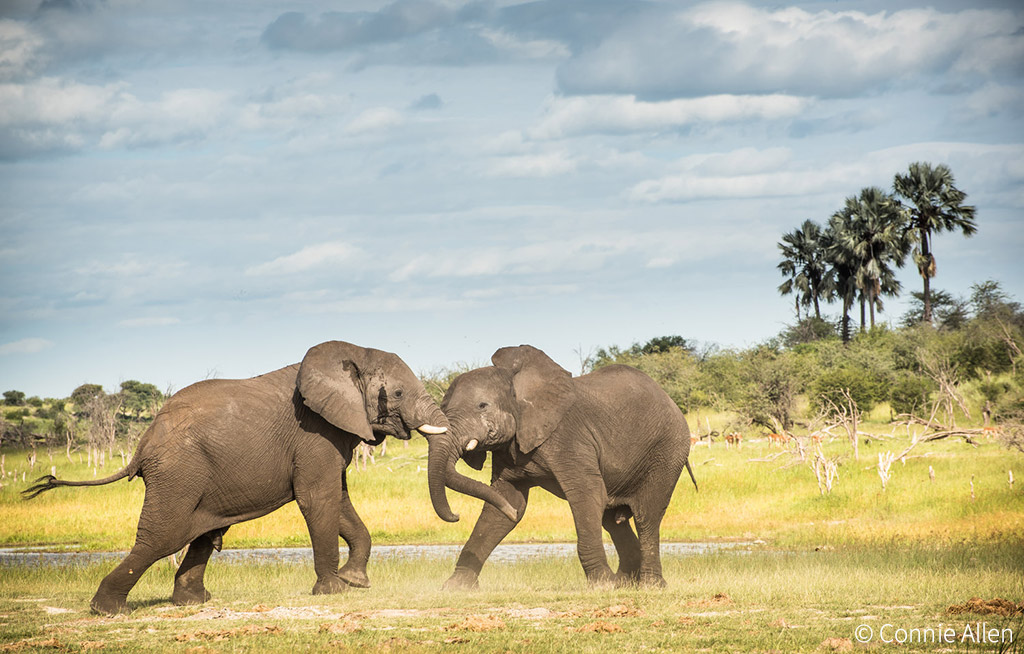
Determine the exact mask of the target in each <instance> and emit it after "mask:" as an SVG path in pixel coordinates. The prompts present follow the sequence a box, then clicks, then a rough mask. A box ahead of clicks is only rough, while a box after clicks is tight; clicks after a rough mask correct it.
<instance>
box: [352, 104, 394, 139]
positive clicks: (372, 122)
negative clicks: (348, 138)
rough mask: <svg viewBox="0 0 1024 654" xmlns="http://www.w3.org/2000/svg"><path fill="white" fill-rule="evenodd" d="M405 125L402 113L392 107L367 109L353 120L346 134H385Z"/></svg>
mask: <svg viewBox="0 0 1024 654" xmlns="http://www.w3.org/2000/svg"><path fill="white" fill-rule="evenodd" d="M404 123H405V118H404V117H403V116H402V113H401V112H400V111H397V110H395V109H391V108H390V107H374V108H373V109H367V110H366V111H363V112H362V113H360V114H359V115H358V116H356V117H355V118H353V119H352V122H350V123H349V124H348V125H347V126H346V127H345V133H346V134H349V135H361V134H370V133H374V132H385V131H387V130H390V129H393V128H395V127H400V126H402V125H403V124H404Z"/></svg>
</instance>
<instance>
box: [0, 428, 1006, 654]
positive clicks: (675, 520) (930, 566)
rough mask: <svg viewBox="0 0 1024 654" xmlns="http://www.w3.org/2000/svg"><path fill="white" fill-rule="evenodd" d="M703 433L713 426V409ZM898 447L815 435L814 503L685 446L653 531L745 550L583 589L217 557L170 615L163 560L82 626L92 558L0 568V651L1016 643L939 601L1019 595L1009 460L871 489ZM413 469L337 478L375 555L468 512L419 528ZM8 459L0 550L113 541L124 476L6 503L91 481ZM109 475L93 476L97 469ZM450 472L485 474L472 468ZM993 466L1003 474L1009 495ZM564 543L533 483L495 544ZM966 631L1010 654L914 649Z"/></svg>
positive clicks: (971, 454) (118, 529)
mask: <svg viewBox="0 0 1024 654" xmlns="http://www.w3.org/2000/svg"><path fill="white" fill-rule="evenodd" d="M880 418H882V417H881V416H880ZM882 419H884V418H882ZM711 420H712V427H716V428H717V427H718V425H717V424H715V422H716V421H717V420H722V421H724V420H727V416H714V417H712V418H711ZM702 431H703V430H702ZM865 431H868V432H871V433H874V434H885V435H888V434H890V433H891V428H890V427H888V426H887V425H885V424H884V423H883V422H881V421H880V420H879V421H878V422H873V423H867V424H866V426H865ZM908 444H909V438H908V436H907V435H906V433H905V431H901V432H899V434H898V435H895V436H891V437H890V436H887V437H886V438H884V439H882V440H872V441H870V442H869V443H867V444H864V443H862V445H861V456H860V460H859V461H856V460H854V459H853V457H852V451H851V448H850V446H849V444H848V443H846V442H842V441H833V442H829V443H825V444H823V450H824V453H825V455H826V456H827V457H829V458H830V459H834V460H837V461H838V462H839V477H838V479H837V480H836V482H835V485H834V488H833V491H832V492H831V493H830V494H826V495H822V494H821V493H820V492H819V489H818V483H817V481H816V479H815V477H814V474H813V472H812V470H811V468H810V466H809V465H808V462H807V461H806V460H804V461H801V460H800V459H799V457H798V456H796V455H795V450H794V449H793V448H792V447H790V448H789V449H783V448H781V447H779V446H774V447H772V446H770V445H769V444H768V443H767V442H766V441H763V440H761V439H760V438H759V437H758V436H757V435H755V434H747V435H746V441H745V442H744V444H743V447H742V449H735V448H726V447H725V446H724V444H723V443H721V442H715V443H714V444H712V445H711V446H710V447H708V446H706V445H704V444H703V443H702V444H700V445H698V446H696V447H695V448H694V449H693V452H692V454H691V461H692V464H693V467H694V472H695V474H696V476H697V480H698V482H699V484H700V492H694V490H693V487H692V485H691V484H690V480H689V478H688V476H687V475H686V474H685V473H684V475H683V478H682V479H681V480H680V482H679V486H678V487H677V489H676V492H675V495H674V497H673V500H672V504H671V506H670V507H669V511H668V513H667V515H666V518H665V522H664V524H663V529H662V538H663V540H665V541H680V540H681V541H709V540H711V541H714V540H735V541H746V542H747V543H749V544H748V545H746V546H744V547H742V548H740V549H739V550H735V551H728V552H720V553H715V554H708V555H700V556H671V557H666V558H665V560H664V564H665V577H666V579H667V581H668V584H669V585H668V587H667V588H665V589H635V588H628V589H613V588H590V587H588V586H587V585H586V583H585V581H584V578H583V572H582V570H581V568H580V566H579V563H578V562H577V561H576V560H575V559H571V558H570V559H543V560H533V561H528V562H522V563H516V564H502V563H497V562H491V563H489V564H488V565H487V566H485V568H484V572H483V574H482V576H481V590H479V591H474V592H460V593H448V592H444V591H442V590H441V588H440V587H441V584H442V582H443V581H444V579H445V578H446V577H447V576H448V574H450V572H451V568H452V566H453V564H454V561H450V560H439V559H385V558H383V557H382V556H380V555H378V556H376V557H374V558H371V567H370V571H369V572H370V575H371V579H372V580H373V584H374V586H373V588H371V589H369V590H365V591H362V590H360V591H350V592H348V593H345V594H341V595H337V596H329V597H323V596H319V597H313V596H311V595H310V594H309V591H310V588H311V587H312V584H313V581H314V577H313V572H312V566H311V565H310V564H309V563H304V564H299V563H282V562H266V563H255V564H254V563H232V562H228V561H226V560H218V557H217V555H216V554H215V555H214V558H213V560H212V564H211V566H210V568H209V571H208V573H207V586H208V588H209V589H210V590H211V592H212V593H213V594H214V599H213V600H212V601H211V602H209V603H207V604H206V605H204V606H203V607H174V606H172V605H170V604H169V601H168V600H169V596H170V590H171V585H172V579H173V569H172V567H171V565H170V563H169V562H168V561H166V560H165V561H160V562H158V563H157V564H156V565H155V566H154V567H153V568H152V569H151V570H150V571H149V572H147V573H146V574H145V575H143V576H142V578H141V581H140V583H139V585H138V586H137V587H136V589H135V590H134V591H133V592H132V594H131V595H130V596H129V602H130V604H131V605H132V607H133V609H134V611H133V613H132V614H130V615H129V616H122V617H117V618H100V617H96V616H91V615H89V614H88V612H87V606H88V602H89V599H90V598H91V596H92V594H93V593H94V592H95V590H96V587H97V585H98V584H99V581H100V579H102V577H103V576H104V575H105V574H106V573H107V572H109V570H110V569H111V568H112V566H113V565H114V564H113V563H112V562H106V563H97V564H90V565H86V566H53V567H45V566H40V567H27V566H26V567H13V566H0V653H2V652H8V651H10V652H15V651H17V652H34V651H47V652H52V651H68V652H78V651H87V650H88V651H93V650H95V651H100V652H107V651H110V652H140V651H171V652H182V653H188V654H205V653H207V652H225V651H232V652H250V651H253V652H256V651H259V652H263V651H269V652H289V653H290V652H294V651H297V650H298V651H307V650H312V651H320V650H324V651H336V652H349V651H351V652H365V651H367V650H369V651H382V652H387V651H395V652H399V651H401V652H428V651H429V652H433V651H439V650H442V651H447V650H451V651H466V652H475V651H486V652H492V651H495V652H505V651H507V652H538V653H544V652H573V653H574V654H576V653H578V652H621V651H628V652H677V651H701V652H721V651H737V652H771V651H785V652H788V651H800V652H832V651H851V650H852V649H853V648H854V644H855V642H856V636H855V630H856V629H857V628H858V627H859V626H860V625H867V627H868V628H870V629H871V630H872V640H871V642H870V643H868V645H867V647H868V648H869V649H873V650H882V651H888V650H891V649H898V650H899V651H928V652H933V651H956V652H959V651H1008V652H1020V651H1021V646H1020V643H1019V638H1024V618H1021V617H999V616H993V615H972V614H968V615H950V614H948V613H947V609H948V607H949V606H951V605H962V604H964V603H965V602H967V601H968V600H970V599H971V598H972V597H980V598H983V599H993V598H1005V599H1009V600H1012V601H1014V602H1018V603H1019V602H1021V601H1022V600H1024V492H1022V490H1024V480H1022V478H1024V454H1021V453H1019V452H1015V451H1011V450H1007V449H1005V448H1003V447H1002V446H1001V445H999V444H998V443H996V442H994V441H982V442H981V443H980V444H979V445H978V446H977V447H973V446H971V445H969V444H966V443H964V442H963V441H962V440H959V439H956V440H954V439H947V440H943V441H935V442H932V443H922V444H919V445H918V446H917V447H915V448H914V450H913V451H912V452H911V456H910V457H908V458H907V459H906V461H905V463H900V462H896V463H894V464H893V468H892V478H891V479H890V481H889V482H888V486H887V489H886V490H885V491H883V490H882V486H881V481H880V478H879V475H878V472H877V462H878V454H879V453H880V452H885V451H893V452H900V451H902V450H903V449H905V448H906V447H907V445H908ZM425 457H426V447H425V444H424V442H423V441H422V440H415V441H412V442H411V443H410V445H409V446H408V447H404V446H403V445H402V444H401V443H397V442H392V443H391V444H390V451H389V453H388V456H386V457H378V459H377V463H376V464H371V465H369V466H368V468H367V469H366V470H365V471H364V470H355V469H353V468H350V470H349V482H350V488H351V492H352V495H353V502H354V503H355V505H356V507H357V509H358V510H359V511H360V513H361V515H362V516H363V517H364V520H365V521H366V523H367V526H368V527H369V528H370V530H371V533H372V536H373V540H374V542H375V543H378V544H385V543H392V544H416V543H461V542H464V541H465V539H466V538H467V537H468V534H469V530H470V529H471V528H472V525H473V523H474V522H475V518H476V515H477V513H478V511H479V507H480V502H479V501H477V500H474V499H472V498H467V497H463V496H459V495H457V494H455V493H450V499H451V501H452V505H453V508H454V509H455V511H456V512H458V513H461V514H462V516H463V519H462V521H461V522H459V523H457V524H454V525H451V524H448V523H444V522H442V521H441V520H440V519H438V518H437V517H436V516H435V515H434V513H433V510H432V509H431V507H430V502H429V499H428V497H427V493H426V471H425V468H426V458H425ZM26 460H27V459H26V453H24V452H12V451H10V450H8V451H6V458H5V461H4V463H5V468H6V471H7V475H6V476H5V477H4V478H3V479H2V480H0V483H2V484H3V487H2V488H0V545H3V546H8V547H10V546H25V545H37V546H44V547H47V548H53V549H61V548H72V549H77V550H124V549H128V548H129V547H130V546H131V544H132V541H133V538H134V531H135V524H136V521H137V520H138V513H139V509H140V507H141V504H142V499H143V494H144V490H145V487H144V485H143V484H142V483H141V482H139V481H134V482H131V483H127V482H124V481H121V482H117V483H115V484H111V485H109V486H105V487H100V488H81V489H71V488H62V489H58V490H55V491H52V492H49V493H47V494H46V495H43V496H41V497H39V498H37V499H35V500H33V501H31V502H24V501H22V500H21V499H20V496H19V492H20V490H22V489H23V488H25V487H26V486H27V484H28V483H29V482H31V480H32V478H34V477H36V476H39V475H41V474H46V473H48V472H50V468H51V466H56V467H57V474H58V475H59V476H61V477H64V478H68V479H88V478H92V476H93V470H92V469H89V468H87V467H86V466H85V465H84V464H81V463H79V462H77V461H75V462H74V463H69V462H68V461H67V459H66V458H64V455H63V451H55V453H54V456H53V460H52V461H51V460H50V458H49V456H48V455H47V454H46V453H45V452H43V451H39V452H38V462H37V464H36V466H35V469H34V470H32V471H29V470H27V463H26ZM116 463H117V464H120V458H117V460H116ZM929 468H930V469H931V470H932V472H933V473H934V481H933V480H932V479H931V477H930V476H929ZM116 469H117V465H110V464H108V466H107V467H106V469H105V470H104V469H101V470H97V471H96V475H97V476H105V475H108V474H110V473H111V472H113V471H114V470H116ZM463 469H464V471H465V472H467V473H470V474H472V475H474V476H476V477H477V478H478V479H485V480H486V477H487V473H486V471H485V472H483V473H478V472H475V471H472V470H470V469H468V468H463ZM1010 470H1012V471H1014V474H1015V476H1016V477H1017V478H1018V481H1017V482H1016V483H1015V485H1014V486H1013V487H1012V488H1011V487H1010V484H1009V476H1008V471H1010ZM23 476H24V479H25V481H24V482H23V481H22V477H23ZM972 482H973V498H972V489H971V484H972ZM574 539H575V534H574V531H573V526H572V521H571V516H570V513H569V509H568V506H567V505H566V504H565V502H563V501H561V500H558V499H556V498H554V497H552V496H550V495H548V494H547V493H543V492H539V491H538V492H535V493H533V494H532V495H531V498H530V506H529V510H528V511H527V514H526V518H525V519H524V521H523V523H522V524H520V525H519V527H517V529H516V530H514V531H513V532H512V534H510V536H509V538H508V539H507V540H508V541H509V542H515V541H541V542H571V541H573V540H574ZM224 541H225V542H224V544H225V547H229V548H237V547H252V546H266V547H269V546H308V543H309V540H308V535H307V533H306V529H305V525H304V523H303V521H302V518H301V516H300V515H299V513H298V511H297V509H296V508H295V505H294V503H293V504H290V505H288V506H286V507H284V508H283V509H281V510H279V511H277V512H275V513H273V514H270V515H269V516H266V517H264V518H261V519H259V520H255V521H251V522H248V523H243V524H240V525H236V526H234V527H232V528H231V530H230V531H228V533H227V534H226V536H225V539H224ZM979 622H983V623H985V624H987V626H988V627H989V628H997V629H1010V630H1012V633H1013V636H1014V639H1015V640H1014V642H1013V643H1006V642H1005V638H1004V642H1000V643H988V644H983V645H979V644H978V643H975V642H971V641H968V642H960V641H956V640H955V641H954V642H940V643H936V642H934V640H933V641H931V642H928V641H925V642H921V638H922V637H923V638H927V634H928V633H931V634H932V637H933V638H934V634H935V630H936V629H938V628H939V627H940V625H942V626H943V628H949V627H950V626H952V627H953V628H954V629H955V632H956V636H957V638H961V637H962V636H963V631H964V628H965V626H966V625H968V624H970V625H977V623H979ZM886 625H889V626H888V627H886ZM972 628H974V627H972ZM885 629H887V630H888V631H885V632H884V634H883V630H885ZM896 629H906V630H912V629H918V630H922V629H924V630H931V631H930V632H928V631H924V632H922V631H917V632H910V631H908V632H906V633H905V634H904V640H906V639H907V638H909V637H910V636H909V634H910V633H917V634H918V640H917V641H916V642H909V643H902V644H900V643H895V644H890V643H884V642H880V638H881V637H882V636H883V635H884V636H885V637H887V638H888V639H890V640H893V639H895V638H897V632H896V631H895V630H896ZM1005 633H1006V632H1003V634H1004V635H1005ZM922 634H924V635H923V636H922Z"/></svg>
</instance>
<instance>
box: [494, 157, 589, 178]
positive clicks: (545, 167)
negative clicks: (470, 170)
mask: <svg viewBox="0 0 1024 654" xmlns="http://www.w3.org/2000/svg"><path fill="white" fill-rule="evenodd" d="M574 170H576V161H575V160H574V159H573V158H572V156H571V155H569V153H567V152H562V151H558V152H545V153H540V154H522V155H513V156H507V157H500V158H496V159H493V160H492V161H491V162H490V164H489V165H488V166H487V169H486V171H485V174H486V175H487V176H488V177H555V176H557V175H565V174H567V173H571V172H573V171H574Z"/></svg>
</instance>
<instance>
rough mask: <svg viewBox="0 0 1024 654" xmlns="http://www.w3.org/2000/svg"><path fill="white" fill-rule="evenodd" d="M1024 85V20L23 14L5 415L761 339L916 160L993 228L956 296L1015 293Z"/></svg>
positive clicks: (921, 6)
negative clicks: (307, 356)
mask: <svg viewBox="0 0 1024 654" xmlns="http://www.w3.org/2000/svg"><path fill="white" fill-rule="evenodd" d="M1022 73H1024V9H1022V7H1021V6H1020V3H1019V2H1017V1H1015V0H1004V1H998V0H978V1H972V2H952V1H950V0H936V1H935V2H930V3H927V4H926V3H925V2H923V1H922V2H904V3H899V2H881V1H878V0H828V1H817V2H785V0H783V1H781V2H780V1H778V0H773V1H772V2H757V1H748V2H710V3H689V2H657V1H642V2H638V1H636V0H540V1H538V2H526V3H522V2H508V1H503V0H472V1H469V2H463V1H461V0H397V1H394V2H390V1H383V2H377V1H373V0H362V1H356V2H344V3H337V2H326V1H323V0H299V1H292V2H281V1H277V2H267V1H264V0H244V1H243V0H229V1H221V2H215V3H210V2H205V1H202V2H200V1H198V0H184V1H181V2H174V3H170V2H155V1H143V0H45V1H42V2H41V1H40V0H2V2H0V390H21V391H23V392H25V393H27V394H28V395H29V396H32V395H39V396H41V397H65V396H67V395H69V394H70V393H71V391H72V390H73V389H74V388H76V387H77V386H78V385H80V384H83V383H98V384H102V385H103V386H104V388H105V389H106V390H107V391H108V392H112V391H115V390H117V389H118V388H119V385H120V383H121V382H123V381H126V380H129V379H137V380H141V381H144V382H149V383H154V384H156V385H157V386H158V387H159V388H161V389H171V390H178V389H181V388H183V387H185V386H187V385H188V384H190V383H193V382H195V381H199V380H202V379H205V378H209V377H220V378H242V377H249V376H253V375H257V374H261V373H263V372H268V371H270V370H274V369H276V368H278V367H281V366H285V365H289V364H291V363H294V362H297V361H299V360H301V359H302V356H303V355H304V353H305V352H306V350H307V349H308V348H309V347H311V346H313V345H315V344H317V343H320V342H323V341H326V340H334V339H337V340H346V341H350V342H353V343H357V344H360V345H365V346H369V347H376V348H379V349H384V350H389V351H392V352H395V353H397V354H399V355H400V356H401V357H403V358H404V359H405V361H406V362H408V363H409V365H410V366H411V367H412V369H413V370H414V371H417V372H420V373H430V372H433V371H436V370H438V369H440V368H442V367H445V366H451V365H453V364H457V363H458V364H469V365H477V364H478V365H485V364H487V363H488V361H489V358H490V355H491V354H492V353H493V352H494V350H496V349H498V348H499V347H503V346H507V345H518V344H521V343H529V344H532V345H535V346H536V347H539V348H541V349H542V350H545V351H546V352H547V353H548V354H549V355H550V356H551V357H552V358H554V359H555V360H556V361H557V362H559V363H560V364H561V365H562V366H564V367H565V368H567V369H568V370H570V371H572V372H574V373H576V372H579V369H580V359H581V357H585V356H586V355H588V354H591V353H593V352H594V351H595V350H596V349H597V348H600V347H607V346H609V345H619V346H622V347H627V346H629V345H630V344H632V343H634V342H645V341H646V340H648V339H650V338H652V337H655V336H661V335H670V334H678V335H681V336H683V337H684V338H686V339H688V340H693V341H698V342H700V343H704V344H711V343H713V344H717V345H719V346H720V347H723V348H730V347H731V348H745V347H750V346H752V345H755V344H757V343H760V342H764V341H765V340H767V339H769V338H771V337H773V336H775V335H776V334H778V333H779V332H780V331H781V330H783V329H785V328H786V326H787V325H790V324H793V323H794V322H795V315H794V311H793V302H792V299H791V298H790V297H782V296H780V295H779V293H778V290H777V287H778V285H779V284H780V283H781V282H782V281H783V278H782V276H781V275H780V274H779V271H778V270H777V269H776V265H777V264H778V262H779V258H780V257H779V251H778V247H777V243H778V242H779V240H780V239H781V237H782V235H783V234H785V233H786V232H789V231H792V230H793V229H795V228H797V227H798V226H799V225H800V224H802V223H803V221H805V220H808V219H811V220H815V221H818V222H819V223H825V222H826V221H827V220H828V218H829V216H830V215H831V214H832V213H833V212H835V211H837V210H839V209H840V208H841V207H842V205H843V201H844V198H846V197H847V196H850V195H855V194H857V193H859V191H860V190H861V189H862V188H864V187H868V186H880V187H882V188H885V189H889V188H891V186H892V180H893V177H894V175H895V174H896V173H899V172H903V171H905V170H906V169H907V167H908V165H909V164H910V163H911V162H915V161H928V162H931V163H934V164H938V163H945V164H948V165H949V166H950V167H951V169H952V170H953V173H954V175H955V177H956V183H957V186H958V187H959V188H961V189H962V190H964V191H965V192H967V194H968V200H967V201H968V202H969V203H971V204H973V205H975V206H976V207H977V225H978V232H977V234H976V235H975V236H973V237H971V238H970V239H967V238H964V237H963V236H962V235H961V234H943V235H941V236H938V237H937V238H936V240H935V244H934V249H935V255H936V259H937V267H938V274H937V277H936V278H935V279H934V280H933V283H932V285H933V288H938V289H941V290H945V291H948V292H952V293H954V294H955V295H960V296H967V295H969V293H970V286H971V284H973V283H978V282H981V281H985V280H988V279H994V280H997V281H999V282H1000V283H1001V284H1002V287H1003V289H1004V290H1005V291H1007V292H1008V293H1010V294H1011V295H1012V296H1014V297H1015V298H1017V299H1018V300H1021V299H1024V265H1022V254H1024V229H1022V227H1024V129H1022V128H1024V74H1022ZM899 279H900V280H901V281H902V283H903V288H904V293H903V296H902V297H901V298H899V299H890V300H887V301H886V310H885V312H884V313H882V314H881V316H880V317H881V318H882V319H883V320H889V321H893V322H896V321H898V320H899V318H900V316H901V314H902V313H904V312H905V311H906V310H907V308H908V302H907V300H908V298H909V292H910V291H913V290H920V286H921V281H920V278H919V277H918V276H917V272H916V270H915V269H914V267H913V265H912V264H910V265H909V266H908V267H906V268H904V269H903V270H902V271H901V272H900V273H899ZM825 311H826V313H828V314H829V315H830V316H833V317H834V316H836V315H837V314H838V313H839V307H838V306H837V305H830V306H826V308H825Z"/></svg>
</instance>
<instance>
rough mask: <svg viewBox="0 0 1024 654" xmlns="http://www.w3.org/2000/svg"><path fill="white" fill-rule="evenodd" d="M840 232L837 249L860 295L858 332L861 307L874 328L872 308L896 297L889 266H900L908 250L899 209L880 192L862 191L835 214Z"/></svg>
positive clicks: (893, 274) (896, 203) (891, 269)
mask: <svg viewBox="0 0 1024 654" xmlns="http://www.w3.org/2000/svg"><path fill="white" fill-rule="evenodd" d="M838 216H839V223H840V225H841V229H839V230H838V231H837V237H838V239H839V241H840V246H841V249H842V250H843V251H844V252H845V253H846V255H847V258H848V261H849V263H851V264H852V265H853V266H854V268H855V277H856V286H857V288H858V289H860V295H861V330H863V329H864V322H865V321H864V304H865V303H866V304H867V306H868V307H869V308H870V311H871V327H872V328H874V326H875V309H876V308H877V309H879V310H881V308H882V303H881V297H882V296H883V295H888V296H895V295H898V294H899V291H900V283H899V282H898V281H897V280H896V275H895V273H894V271H893V266H896V267H902V266H903V262H904V261H905V260H906V256H907V254H908V252H909V251H910V244H909V240H908V239H907V238H906V236H905V232H904V230H903V229H902V228H903V223H902V217H901V213H900V206H899V203H898V202H896V200H895V199H894V198H893V197H892V196H890V195H888V194H887V193H886V192H885V191H883V190H882V189H880V188H878V187H875V186H872V187H868V188H865V189H862V190H861V192H860V195H859V196H852V197H849V198H847V199H846V205H845V206H844V208H843V210H842V211H841V212H839V214H838Z"/></svg>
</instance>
